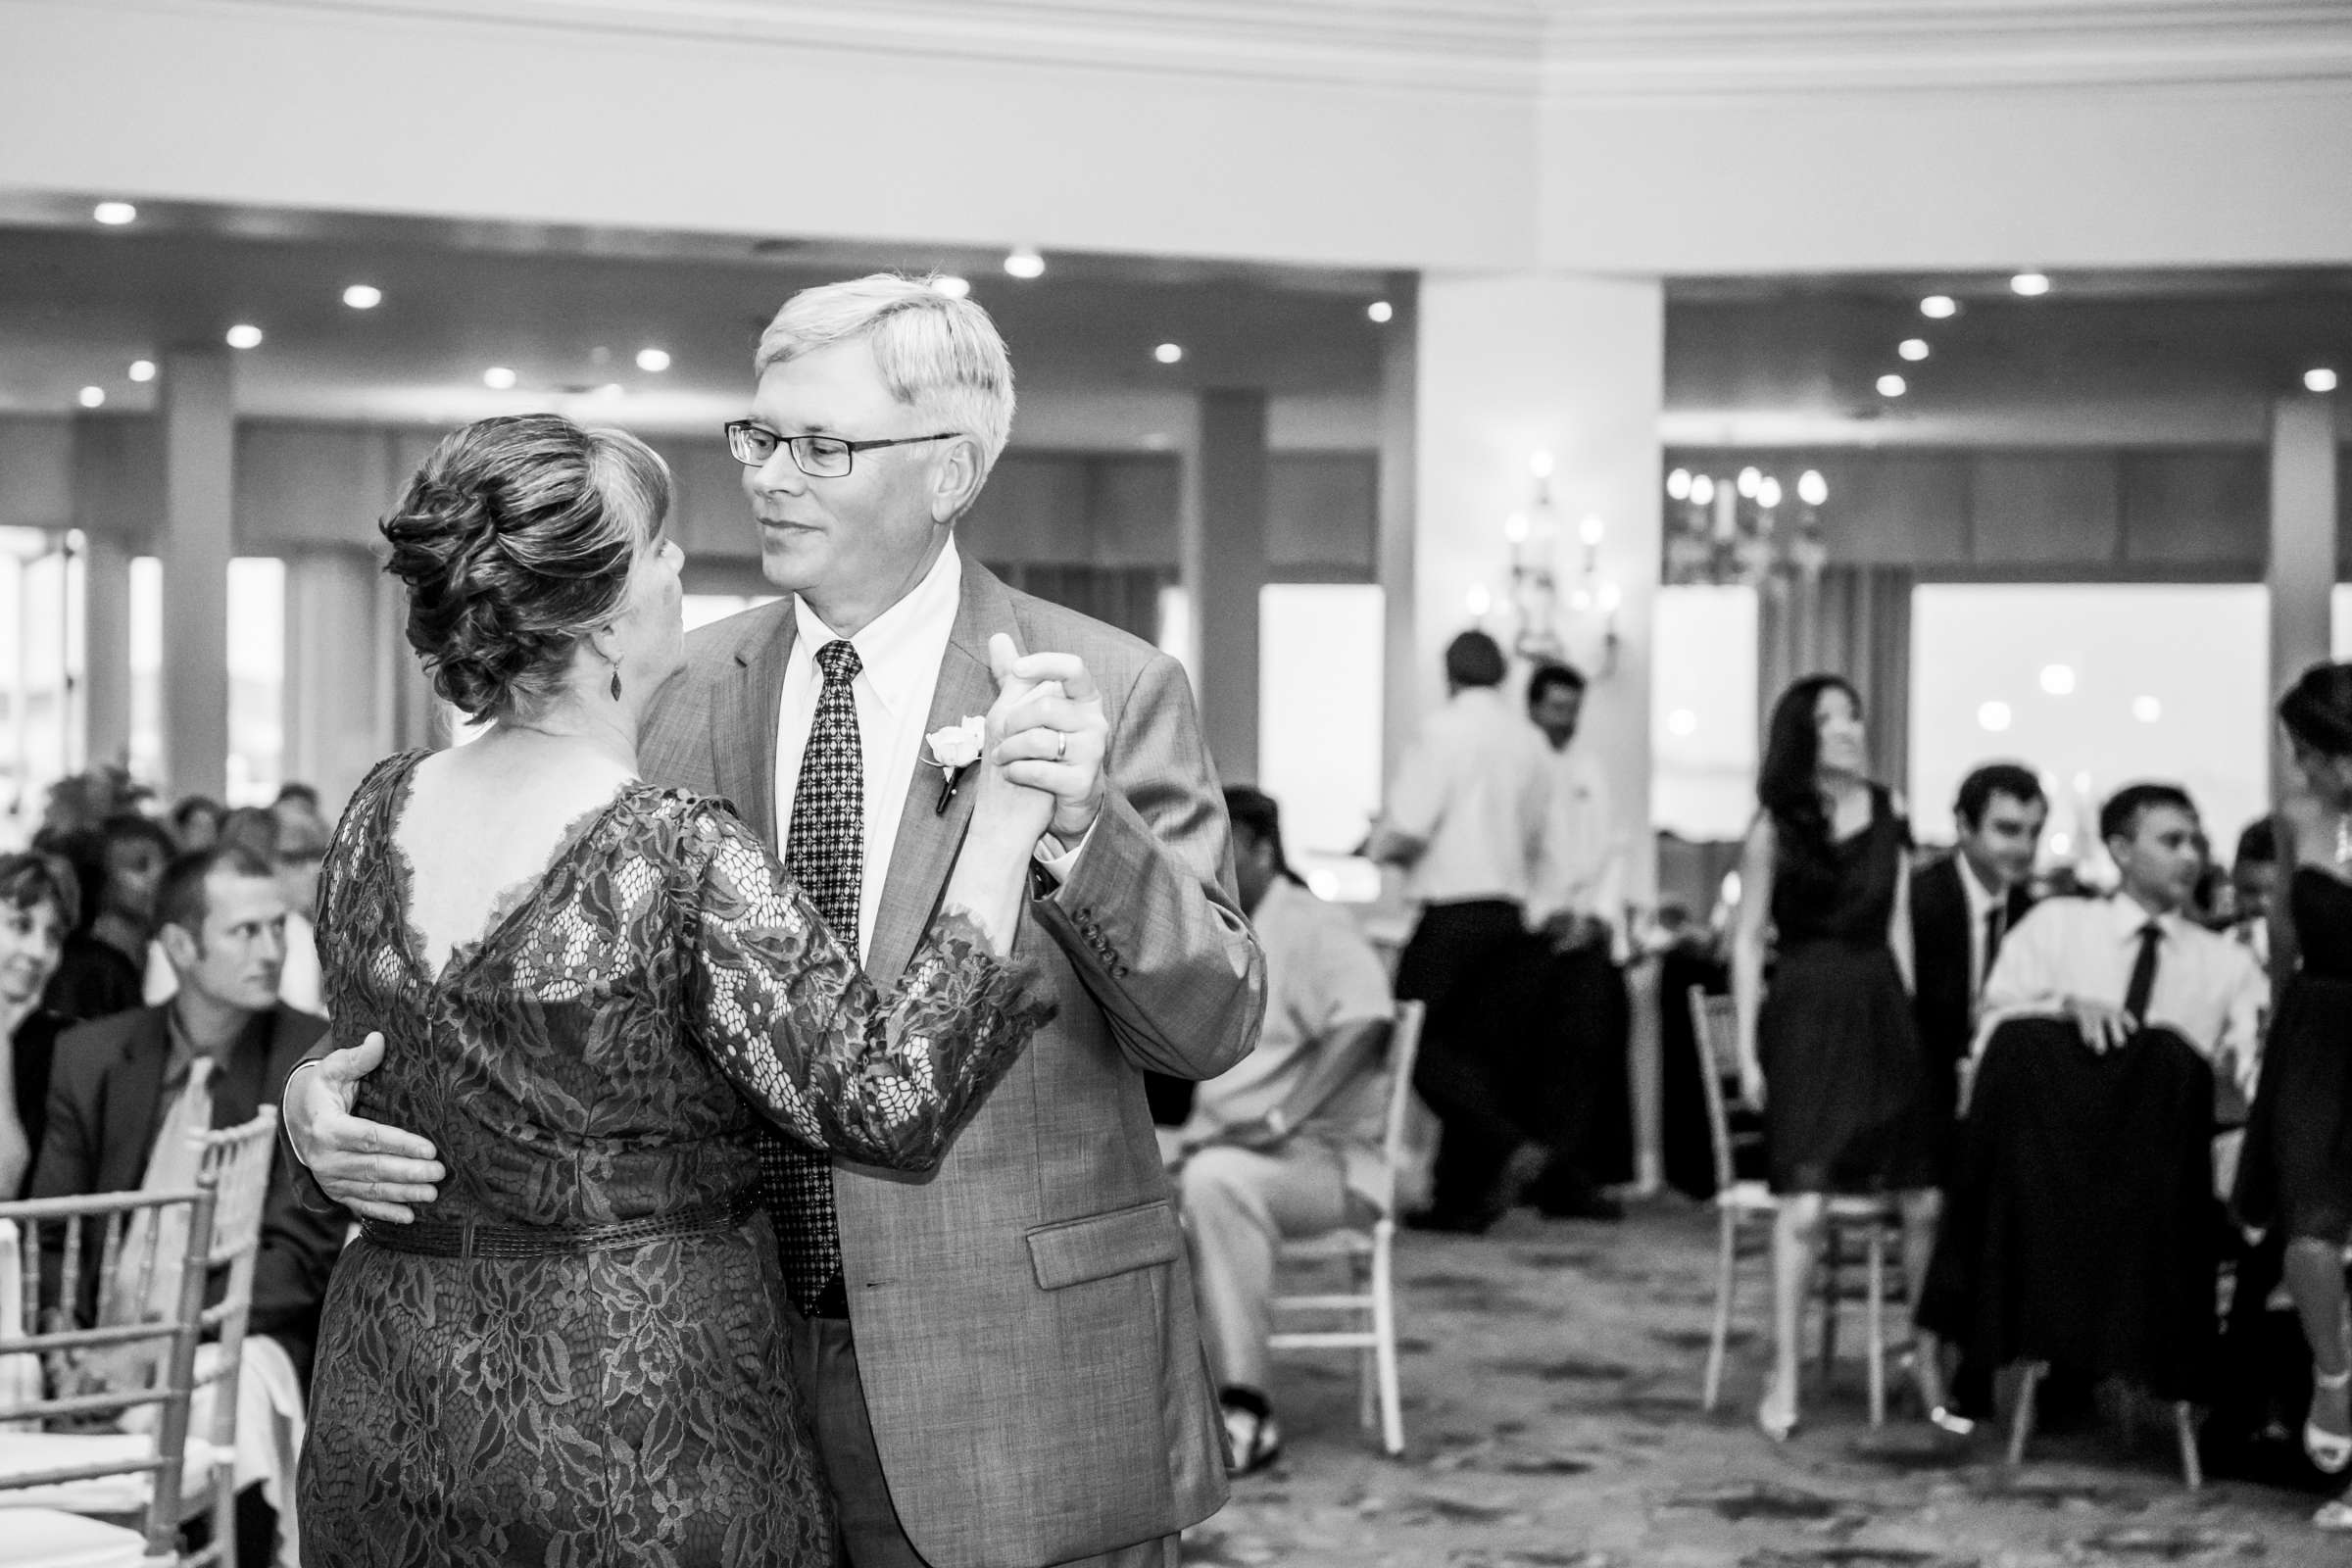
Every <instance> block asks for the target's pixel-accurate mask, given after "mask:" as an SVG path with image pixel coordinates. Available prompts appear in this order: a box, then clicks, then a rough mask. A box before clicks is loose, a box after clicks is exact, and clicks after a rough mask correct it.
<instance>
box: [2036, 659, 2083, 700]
mask: <svg viewBox="0 0 2352 1568" xmlns="http://www.w3.org/2000/svg"><path fill="white" fill-rule="evenodd" d="M2041 689H2042V690H2043V691H2045V692H2048V693H2049V694H2050V695H2051V696H2052V697H2072V696H2073V695H2074V694H2075V666H2074V665H2072V664H2044V665H2042V666H2041Z"/></svg>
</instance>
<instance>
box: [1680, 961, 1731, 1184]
mask: <svg viewBox="0 0 2352 1568" xmlns="http://www.w3.org/2000/svg"><path fill="white" fill-rule="evenodd" d="M1687 995H1688V997H1689V999H1690V1004H1691V1040H1692V1041H1693V1042H1694V1043H1695V1044H1696V1045H1697V1047H1698V1085H1699V1092H1700V1093H1701V1094H1702V1095H1704V1096H1705V1097H1706V1102H1707V1141H1708V1143H1709V1144H1710V1145H1712V1146H1713V1148H1714V1151H1715V1190H1716V1191H1717V1192H1719V1193H1728V1192H1730V1191H1731V1190H1732V1188H1733V1187H1734V1186H1736V1185H1738V1183H1739V1179H1740V1177H1739V1162H1738V1161H1737V1160H1735V1159H1734V1158H1733V1157H1732V1115H1731V1108H1730V1104H1729V1102H1728V1100H1727V1097H1726V1096H1725V1094H1724V1092H1723V1085H1724V1080H1725V1079H1727V1078H1728V1079H1731V1080H1733V1081H1734V1082H1737V1081H1738V1079H1739V1077H1740V1010H1739V1006H1738V1005H1737V1004H1736V1003H1734V1002H1733V1000H1732V999H1731V998H1730V997H1712V996H1709V995H1707V993H1706V991H1705V990H1704V989H1703V988H1701V987H1698V986H1692V987H1691V989H1690V991H1689V992H1688V993H1687Z"/></svg>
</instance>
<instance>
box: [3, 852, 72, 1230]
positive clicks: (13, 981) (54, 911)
mask: <svg viewBox="0 0 2352 1568" xmlns="http://www.w3.org/2000/svg"><path fill="white" fill-rule="evenodd" d="M80 903H81V895H80V888H79V885H78V884H77V883H76V882H75V881H74V879H73V869H72V868H71V867H70V866H68V865H67V864H66V862H65V861H63V860H60V859H58V858H56V857H54V856H48V855H38V854H33V855H0V1054H5V1055H6V1057H7V1062H6V1069H5V1071H0V1082H6V1083H8V1084H9V1086H10V1087H11V1088H12V1089H13V1090H14V1091H15V1093H14V1094H13V1095H12V1096H11V1097H10V1098H9V1099H7V1100H0V1194H5V1195H6V1196H8V1197H9V1198H22V1197H24V1196H25V1186H26V1184H27V1183H28V1182H29V1181H30V1180H31V1177H32V1156H33V1154H34V1152H36V1151H38V1150H39V1149H40V1147H41V1135H42V1133H43V1131H44V1130H45V1129H46V1128H47V1127H48V1125H49V1069H50V1064H51V1063H52V1061H53V1060H54V1059H55V1056H56V1047H57V1037H58V1035H59V1033H60V1032H61V1031H62V1030H64V1029H65V1028H66V1027H67V1022H68V1020H67V1019H66V1018H65V1017H64V1016H63V1015H61V1014H59V1013H55V1012H51V1011H50V1010H49V1009H48V1008H47V1007H45V1006H43V1005H41V993H42V992H44V991H45V990H47V989H48V986H49V980H50V977H51V976H53V975H55V974H56V973H57V965H58V960H59V958H60V957H61V956H63V955H64V952H65V941H66V933H67V932H68V931H70V930H72V929H73V920H74V916H75V915H77V914H79V913H80Z"/></svg>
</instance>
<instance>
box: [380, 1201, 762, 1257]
mask: <svg viewBox="0 0 2352 1568" xmlns="http://www.w3.org/2000/svg"><path fill="white" fill-rule="evenodd" d="M759 1211H760V1205H759V1202H758V1201H757V1200H756V1199H755V1198H754V1197H753V1195H752V1194H751V1193H749V1192H745V1193H740V1194H738V1195H737V1196H735V1197H733V1198H730V1199H727V1200H726V1201H722V1202H716V1203H699V1204H697V1205H695V1206H694V1207H692V1208H678V1209H672V1210H670V1211H669V1212H668V1213H666V1214H649V1215H647V1216H646V1217H645V1218H643V1219H633V1220H627V1221H624V1222H623V1223H621V1224H618V1225H598V1226H592V1227H589V1228H587V1229H583V1230H569V1229H565V1228H564V1227H561V1226H554V1225H487V1224H483V1223H481V1222H480V1221H477V1220H474V1219H471V1218H467V1219H464V1220H459V1221H454V1222H453V1221H449V1220H418V1221H417V1222H416V1223H414V1224H411V1225H392V1224H387V1223H385V1222H383V1221H381V1220H373V1219H364V1220H362V1221H360V1233H361V1234H362V1235H364V1236H366V1237H367V1238H368V1240H369V1241H371V1242H373V1243H374V1244H375V1245H376V1246H378V1247H381V1248H384V1249H386V1250H390V1251H394V1252H415V1253H417V1254H419V1255H422V1256H425V1257H466V1258H513V1257H559V1256H562V1255H564V1254H565V1253H568V1252H606V1251H613V1250H616V1249H619V1248H624V1247H642V1246H644V1245H645V1244H646V1243H648V1242H665V1241H670V1240H673V1239H675V1238H678V1237H685V1236H711V1235H716V1234H718V1233H721V1232H724V1231H732V1230H741V1229H742V1228H743V1226H744V1225H745V1224H746V1223H748V1222H749V1221H750V1219H751V1217H752V1216H753V1215H754V1214H756V1213H758V1212H759Z"/></svg>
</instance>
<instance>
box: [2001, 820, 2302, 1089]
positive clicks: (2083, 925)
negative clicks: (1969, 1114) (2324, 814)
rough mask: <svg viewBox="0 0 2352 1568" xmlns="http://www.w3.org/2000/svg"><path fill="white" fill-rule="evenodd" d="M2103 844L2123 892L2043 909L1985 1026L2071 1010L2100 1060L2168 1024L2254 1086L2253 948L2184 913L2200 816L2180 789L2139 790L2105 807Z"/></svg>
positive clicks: (2017, 934) (2258, 975) (2005, 967)
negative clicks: (2011, 1016)
mask: <svg viewBox="0 0 2352 1568" xmlns="http://www.w3.org/2000/svg"><path fill="white" fill-rule="evenodd" d="M2099 836H2100V838H2102V839H2104V840H2105V841H2106V845H2107V853H2108V854H2109V855H2110V856H2112V857H2114V859H2115V866H2116V870H2117V872H2118V873H2119V874H2120V875H2121V877H2122V885H2121V886H2120V887H2119V888H2118V889H2117V890H2116V892H2115V895H2114V896H2113V897H2112V898H2105V899H2050V900H2047V901H2045V902H2043V903H2041V904H2038V905H2036V906H2034V910H2033V912H2032V913H2030V914H2028V915H2027V916H2026V917H2025V919H2023V920H2021V921H2019V922H2018V926H2017V929H2016V930H2015V931H2012V932H2011V933H2010V934H2009V937H2008V939H2007V940H2006V941H2004V942H2003V943H2002V944H2001V954H2000V957H1999V959H1998V960H1997V961H1996V962H1995V963H1994V964H1993V966H1992V973H1991V974H1990V975H1988V976H1987V977H1986V978H1985V995H1984V1002H1983V1007H1982V1009H1981V1010H1982V1012H1983V1014H1984V1021H1985V1022H1989V1021H1991V1020H1993V1019H1995V1018H1996V1017H1998V1016H1999V1015H2001V1014H2005V1013H2012V1012H2040V1013H2049V1012H2057V1013H2063V1014H2065V1015H2066V1016H2067V1017H2068V1018H2070V1019H2072V1020H2073V1021H2074V1023H2075V1025H2076V1027H2077V1028H2078V1029H2079V1030H2081V1032H2082V1043H2083V1044H2084V1045H2085V1046H2087V1047H2089V1048H2090V1049H2091V1050H2092V1051H2094V1052H2105V1051H2110V1050H2113V1049H2115V1048H2116V1047H2119V1046H2121V1045H2123V1044H2124V1042H2126V1041H2127V1040H2129V1039H2130V1038H2131V1035H2132V1034H2133V1033H2134V1032H2136V1031H2137V1030H2139V1029H2140V1028H2142V1027H2147V1026H2162V1027H2166V1028H2170V1029H2173V1030H2175V1031H2177V1032H2179V1034H2180V1036H2181V1037H2182V1038H2183V1039H2185V1040H2186V1041H2187V1042H2188V1043H2189V1044H2190V1045H2191V1046H2194V1047H2195V1048H2196V1049H2197V1050H2198V1051H2199V1052H2200V1053H2202V1054H2204V1056H2205V1057H2206V1059H2207V1060H2209V1061H2211V1062H2212V1063H2213V1064H2214V1070H2215V1072H2217V1073H2219V1074H2223V1075H2225V1076H2228V1077H2230V1078H2233V1079H2235V1080H2236V1081H2237V1082H2238V1083H2239V1084H2241V1085H2244V1086H2249V1087H2250V1086H2251V1085H2252V1083H2253V1081H2254V1076H2255V1070H2256V1067H2257V1065H2258V1061H2259V1053H2260V1051H2261V1036H2260V1026H2261V1017H2262V1009H2263V1006H2264V1005H2265V1004H2266V1003H2267V1002H2268V1001H2269V1000H2270V993H2269V986H2268V982H2267V981H2266V980H2265V979H2264V977H2263V973H2262V969H2261V967H2260V966H2259V965H2257V964H2256V963H2255V962H2254V959H2253V957H2252V956H2251V955H2249V954H2248V953H2247V952H2246V950H2245V948H2244V947H2243V946H2241V945H2240V944H2238V943H2235V942H2232V941H2230V940H2229V938H2228V937H2226V936H2223V935H2222V934H2220V933H2219V932H2214V931H2208V930H2206V929H2205V928H2204V927H2202V926H2200V925H2197V924H2196V923H2194V922H2193V921H2191V920H2188V919H2186V918H2185V917H2184V916H2183V914H2182V910H2183V909H2184V908H2185V907H2186V906H2187V904H2188V901H2189V898H2190V896H2191V895H2192V894H2193V893H2194V892H2195V891H2196V886H2197V879H2198V877H2199V876H2201V875H2202V874H2203V873H2204V869H2205V858H2204V852H2203V851H2202V849H2200V847H2199V845H2198V835H2197V809H2196V807H2195V806H2194V805H2193V804H2192V803H2191V802H2190V801H2189V798H2188V795H2187V794H2186V792H2184V791H2182V790H2180V788H2178V787H2177V786H2174V785H2171V784H2133V785H2131V786H2129V787H2127V788H2125V789H2122V790H2119V791H2117V792H2116V794H2115V796H2114V797H2113V798H2112V799H2110V800H2109V801H2108V802H2107V804H2106V805H2105V806H2104V807H2102V808H2100V810H2099ZM1979 1038H1980V1039H1982V1038H1983V1033H1982V1030H1980V1034H1979Z"/></svg>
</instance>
